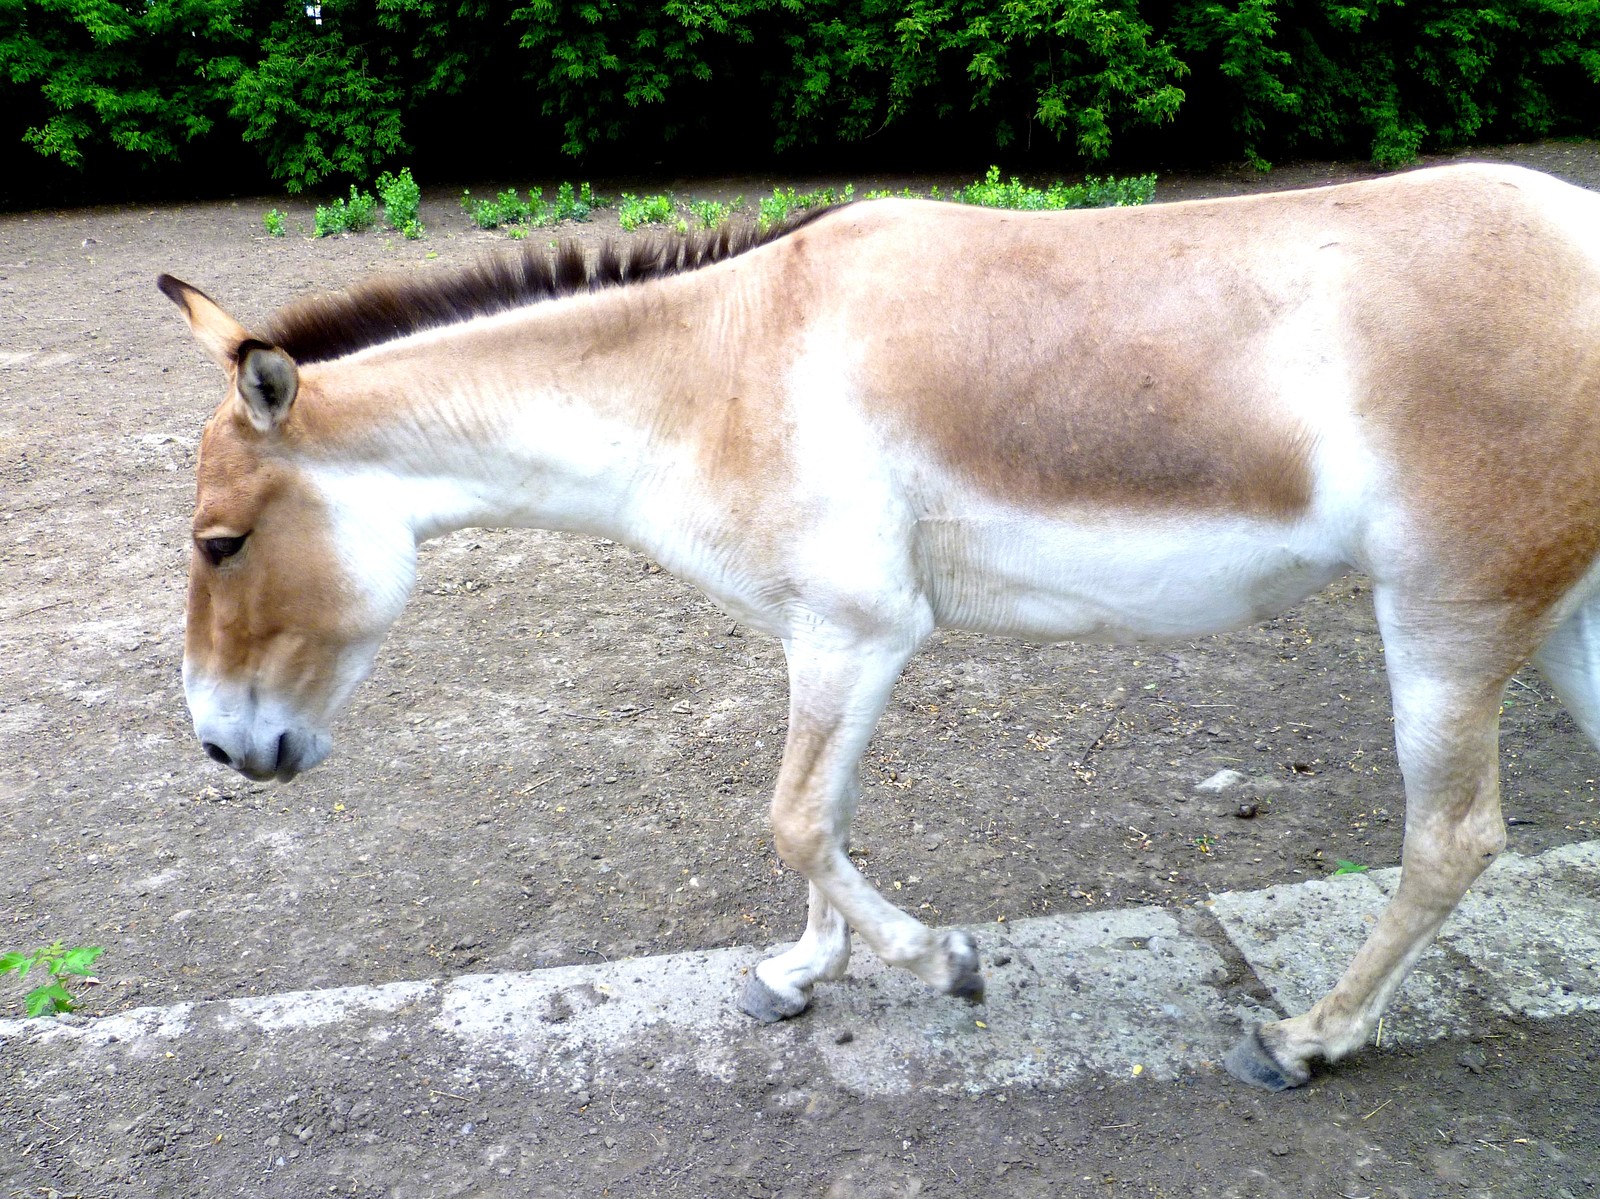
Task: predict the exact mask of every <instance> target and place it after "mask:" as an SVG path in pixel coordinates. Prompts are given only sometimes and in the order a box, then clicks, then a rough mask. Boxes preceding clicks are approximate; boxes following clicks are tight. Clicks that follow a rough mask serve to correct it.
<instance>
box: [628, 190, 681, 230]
mask: <svg viewBox="0 0 1600 1199" xmlns="http://www.w3.org/2000/svg"><path fill="white" fill-rule="evenodd" d="M676 217H677V211H676V210H675V209H674V208H673V205H672V197H671V196H634V195H629V194H628V193H627V192H623V193H622V198H621V200H619V201H618V203H617V224H619V225H621V226H622V227H623V228H624V229H626V230H628V231H629V232H630V233H631V232H632V231H633V230H635V229H637V228H638V227H639V226H640V225H665V224H669V223H671V222H672V221H673V220H674V219H676Z"/></svg>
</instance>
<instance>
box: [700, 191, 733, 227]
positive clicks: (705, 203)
mask: <svg viewBox="0 0 1600 1199" xmlns="http://www.w3.org/2000/svg"><path fill="white" fill-rule="evenodd" d="M743 207H744V197H743V196H735V197H734V198H733V200H732V201H730V202H729V203H727V204H723V203H720V202H719V201H716V200H692V201H690V203H689V213H690V215H691V216H693V217H694V219H695V223H696V224H698V225H699V226H700V228H702V229H715V228H716V227H717V226H718V225H720V224H722V222H723V221H725V220H727V219H728V218H729V217H731V216H732V215H733V214H734V213H735V212H737V211H738V210H739V209H740V208H743Z"/></svg>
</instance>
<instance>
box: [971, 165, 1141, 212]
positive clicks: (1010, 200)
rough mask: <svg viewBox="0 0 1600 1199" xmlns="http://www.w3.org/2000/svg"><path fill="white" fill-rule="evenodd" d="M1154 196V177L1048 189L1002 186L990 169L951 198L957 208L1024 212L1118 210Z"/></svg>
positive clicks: (995, 171)
mask: <svg viewBox="0 0 1600 1199" xmlns="http://www.w3.org/2000/svg"><path fill="white" fill-rule="evenodd" d="M1155 193H1156V177H1155V176H1154V175H1136V176H1133V177H1132V178H1128V179H1116V178H1113V177H1110V176H1108V177H1106V178H1104V179H1097V178H1095V177H1094V176H1093V175H1090V176H1089V177H1088V178H1086V179H1085V180H1084V181H1083V182H1082V183H1074V184H1066V183H1060V182H1057V183H1052V184H1051V185H1050V186H1049V187H1047V188H1037V187H1028V186H1027V185H1026V184H1024V183H1023V182H1022V181H1021V180H1020V179H1018V178H1017V177H1016V176H1015V175H1013V176H1012V177H1011V179H1010V180H1009V181H1008V182H1001V179H1000V168H999V167H995V166H992V167H990V168H989V170H988V172H987V173H986V174H985V175H984V177H983V178H982V179H980V180H978V181H977V182H975V183H969V184H967V186H966V187H963V188H961V189H959V190H958V191H956V192H955V193H953V194H952V195H951V197H950V198H951V199H952V200H954V201H956V202H957V203H958V204H975V205H978V206H980V207H983V208H1014V209H1021V210H1024V211H1034V210H1040V209H1059V208H1119V207H1124V206H1130V205H1134V204H1148V203H1149V202H1150V199H1151V197H1153V196H1154V195H1155Z"/></svg>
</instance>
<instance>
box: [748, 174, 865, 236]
mask: <svg viewBox="0 0 1600 1199" xmlns="http://www.w3.org/2000/svg"><path fill="white" fill-rule="evenodd" d="M855 198H856V185H855V184H853V183H847V184H845V185H844V190H843V191H835V190H834V189H833V188H831V187H823V188H819V189H817V190H816V191H811V192H805V193H801V192H797V191H795V189H794V188H792V187H779V188H774V189H773V192H772V194H771V195H770V196H768V197H766V199H764V200H762V201H761V210H760V215H759V216H758V217H757V224H759V225H760V226H761V228H763V229H770V228H771V227H772V226H773V225H776V224H778V223H779V222H780V221H783V220H784V219H786V218H787V217H789V216H790V215H791V214H793V213H796V212H804V211H805V210H806V209H807V208H817V207H819V206H821V205H823V204H848V203H849V202H850V201H851V200H853V199H855Z"/></svg>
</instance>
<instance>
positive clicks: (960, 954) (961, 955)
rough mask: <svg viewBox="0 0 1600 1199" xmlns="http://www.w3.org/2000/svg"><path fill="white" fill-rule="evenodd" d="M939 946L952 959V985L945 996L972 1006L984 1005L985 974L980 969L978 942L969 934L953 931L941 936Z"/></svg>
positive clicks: (948, 987) (946, 988)
mask: <svg viewBox="0 0 1600 1199" xmlns="http://www.w3.org/2000/svg"><path fill="white" fill-rule="evenodd" d="M939 944H940V945H941V946H943V947H944V951H945V955H946V956H947V957H948V958H949V959H950V983H949V985H948V986H946V987H945V989H944V991H945V994H946V995H954V996H955V997H956V998H957V999H965V1000H966V1001H967V1002H968V1003H970V1004H980V1003H982V1002H983V974H982V972H981V971H979V969H978V944H977V942H976V941H974V940H973V939H972V937H971V936H970V935H969V934H967V933H964V932H960V931H951V932H947V933H943V934H941V935H940V937H939Z"/></svg>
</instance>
